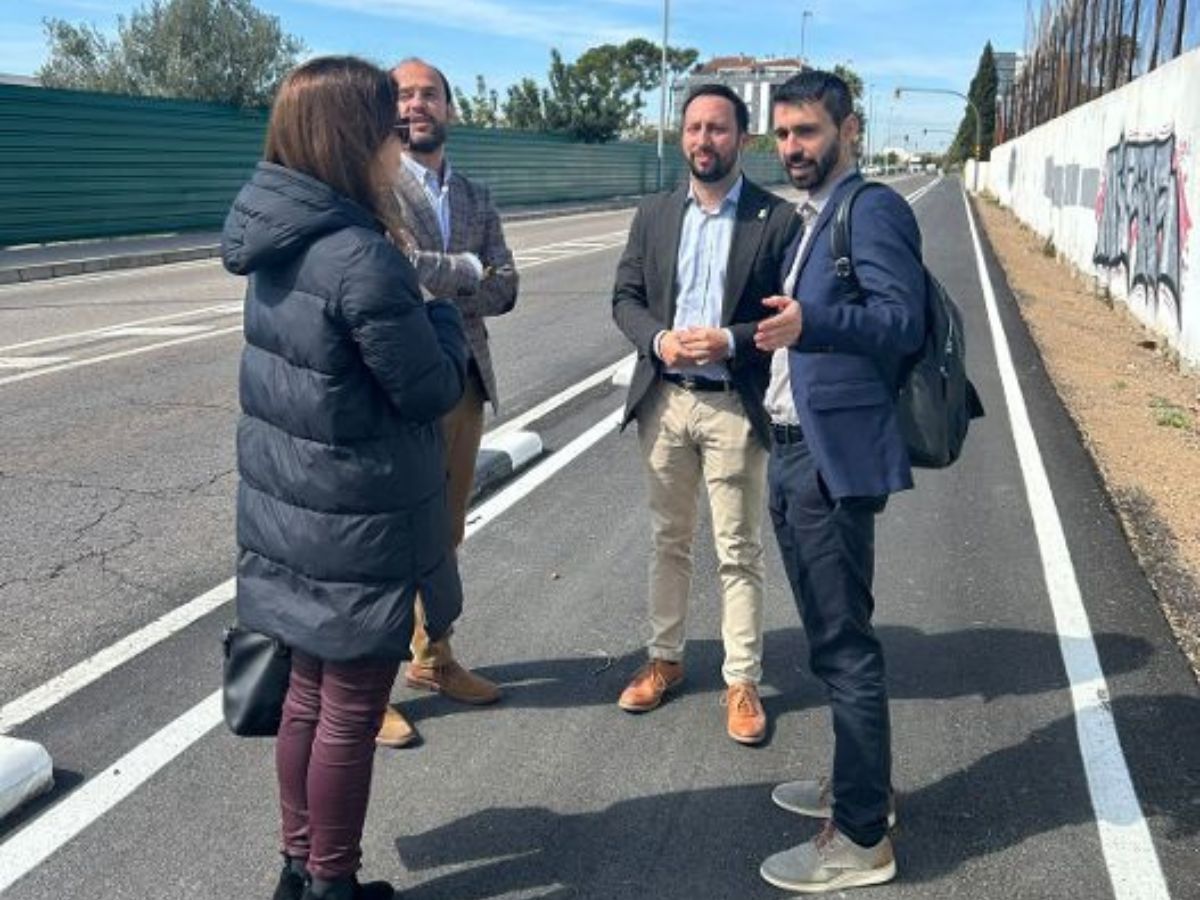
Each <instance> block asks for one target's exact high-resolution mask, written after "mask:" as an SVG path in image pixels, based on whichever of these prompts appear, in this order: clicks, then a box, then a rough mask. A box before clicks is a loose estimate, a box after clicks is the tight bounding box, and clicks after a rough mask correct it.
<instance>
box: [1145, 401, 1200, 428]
mask: <svg viewBox="0 0 1200 900" xmlns="http://www.w3.org/2000/svg"><path fill="white" fill-rule="evenodd" d="M1150 409H1151V410H1153V412H1154V422H1155V424H1157V425H1161V426H1162V427H1163V428H1178V429H1180V430H1181V431H1191V430H1192V429H1193V428H1195V423H1194V422H1193V421H1192V417H1191V416H1190V415H1188V411H1187V410H1186V409H1184V408H1183V407H1182V406H1177V405H1176V404H1174V403H1172V402H1171V401H1170V400H1167V399H1166V398H1165V397H1155V398H1154V399H1152V400H1151V401H1150Z"/></svg>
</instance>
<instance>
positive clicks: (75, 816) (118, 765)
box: [0, 691, 221, 893]
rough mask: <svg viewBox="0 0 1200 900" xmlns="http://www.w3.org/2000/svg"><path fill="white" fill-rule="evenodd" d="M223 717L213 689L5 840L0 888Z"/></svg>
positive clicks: (0, 858)
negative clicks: (173, 719)
mask: <svg viewBox="0 0 1200 900" xmlns="http://www.w3.org/2000/svg"><path fill="white" fill-rule="evenodd" d="M220 721H221V692H220V691H214V692H213V693H211V694H209V695H208V696H207V697H205V698H204V700H202V701H201V702H200V703H198V704H196V705H195V706H193V707H192V708H191V709H189V710H188V711H187V712H186V713H184V714H183V715H182V716H180V717H179V718H177V719H176V720H175V721H173V722H171V723H170V724H169V725H167V726H166V727H165V728H163V729H162V730H161V731H159V732H157V733H156V734H155V735H154V736H153V737H151V738H150V739H149V740H147V741H144V742H142V743H141V744H138V746H136V747H134V748H133V749H132V750H130V751H129V752H128V753H126V754H125V755H124V756H122V757H121V758H120V759H118V760H117V761H116V762H114V763H113V764H112V765H110V766H109V767H108V768H106V769H105V770H104V771H103V772H101V773H100V774H98V775H94V776H93V777H92V778H90V779H89V780H88V781H87V782H86V783H85V784H84V785H83V786H82V787H80V788H79V789H78V790H76V791H75V792H74V793H72V794H69V795H68V796H67V797H66V798H64V799H63V801H62V802H61V803H59V804H57V805H55V806H52V807H51V808H50V809H48V810H47V811H46V812H44V813H42V815H40V816H39V817H38V818H37V819H35V820H34V821H33V823H32V824H30V825H28V826H26V827H25V828H23V829H21V830H20V831H18V832H17V833H16V834H14V835H13V836H12V837H11V838H9V839H8V840H7V841H5V842H4V843H3V844H0V893H3V892H4V891H6V890H7V889H8V888H9V887H11V886H12V885H13V883H14V882H16V881H17V880H19V879H20V878H23V877H24V876H25V875H26V874H27V873H29V872H31V871H33V869H35V868H37V867H38V866H39V865H40V864H41V863H43V862H45V860H46V859H48V858H49V857H50V856H51V855H52V854H53V853H54V852H55V851H57V850H58V849H59V848H60V847H61V846H62V845H63V844H65V843H66V842H67V841H69V840H71V839H72V838H73V837H75V836H76V835H77V834H79V833H80V832H81V831H83V830H84V829H85V828H87V827H88V826H89V825H91V824H92V823H93V822H95V821H96V820H97V819H99V818H100V817H101V816H102V815H104V813H105V812H107V811H108V810H110V809H112V808H113V807H114V806H116V805H117V804H118V803H120V802H121V801H122V800H124V799H125V798H126V797H128V796H129V795H130V794H132V793H133V792H134V791H135V790H137V789H138V788H139V787H141V785H143V784H145V783H146V781H148V780H149V779H150V778H151V777H152V776H153V775H154V774H155V773H156V772H158V771H159V770H160V769H162V768H163V766H165V765H167V763H169V762H171V760H173V759H175V757H177V756H179V754H181V753H183V751H185V750H186V749H187V748H188V747H190V746H191V745H192V744H194V743H195V742H196V741H198V740H200V738H202V737H204V735H206V734H208V732H210V731H212V729H213V728H215V727H216V726H217V725H218V724H219V723H220Z"/></svg>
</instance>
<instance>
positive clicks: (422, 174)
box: [401, 154, 451, 250]
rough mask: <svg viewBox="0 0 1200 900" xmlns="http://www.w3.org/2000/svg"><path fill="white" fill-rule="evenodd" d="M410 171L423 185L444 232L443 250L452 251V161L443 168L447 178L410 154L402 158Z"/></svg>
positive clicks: (447, 161) (439, 226) (447, 162)
mask: <svg viewBox="0 0 1200 900" xmlns="http://www.w3.org/2000/svg"><path fill="white" fill-rule="evenodd" d="M401 159H402V160H403V163H404V165H405V166H406V167H407V168H408V171H409V172H411V173H412V174H413V176H414V177H415V178H416V179H417V181H419V182H420V183H421V187H422V189H423V190H424V191H425V196H426V197H428V198H429V205H430V206H432V207H433V214H434V216H436V217H437V223H438V228H439V229H440V230H441V232H442V249H443V250H449V249H450V171H451V170H450V161H449V160H446V162H445V165H444V166H443V168H445V170H446V174H445V177H439V176H438V173H437V172H435V171H434V170H433V169H427V168H425V167H424V166H423V165H421V164H420V163H419V162H417V161H416V160H415V159H413V158H412V157H411V156H409V155H408V154H405V155H404V156H403V157H401Z"/></svg>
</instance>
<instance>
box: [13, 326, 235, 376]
mask: <svg viewBox="0 0 1200 900" xmlns="http://www.w3.org/2000/svg"><path fill="white" fill-rule="evenodd" d="M241 330H242V326H241V325H233V326H231V327H229V328H221V329H218V330H216V331H209V332H207V333H205V334H193V335H188V336H187V337H181V338H174V339H172V340H169V341H158V342H157V343H153V344H147V345H146V346H144V347H133V348H132V349H129V350H121V351H118V352H116V353H104V354H101V355H100V356H89V357H88V358H87V359H77V360H75V361H74V362H67V363H63V364H62V365H57V366H46V367H45V368H43V369H35V370H33V371H31V372H22V373H21V374H20V375H8V376H5V377H4V378H0V387H3V386H4V385H6V384H16V383H17V382H18V381H28V380H29V379H30V378H38V377H40V376H42V375H50V374H52V373H54V372H67V371H70V370H71V369H82V368H84V367H86V366H94V365H97V364H99V363H103V362H110V361H112V360H114V359H124V358H126V357H129V356H140V355H141V354H143V353H152V352H154V351H155V350H162V349H164V348H165V347H178V346H179V345H180V344H191V343H193V342H195V341H206V340H209V339H210V338H216V337H224V336H225V335H227V334H233V333H235V332H240V331H241Z"/></svg>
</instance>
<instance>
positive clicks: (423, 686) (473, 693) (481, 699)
mask: <svg viewBox="0 0 1200 900" xmlns="http://www.w3.org/2000/svg"><path fill="white" fill-rule="evenodd" d="M404 683H405V684H407V685H408V686H409V687H410V688H417V689H418V690H424V691H437V692H438V693H440V694H445V695H446V696H447V697H449V698H450V699H451V700H457V701H458V702H459V703H470V704H472V705H473V706H486V705H487V704H489V703H495V702H496V701H497V700H499V699H500V688H498V687H497V686H496V685H494V684H493V683H492V682H490V681H488V680H487V679H486V678H484V677H483V676H482V675H476V674H475V673H474V672H472V671H471V670H470V669H467V668H464V667H463V666H461V665H459V664H458V662H456V661H455V660H453V659H452V660H450V662H448V663H443V664H442V665H439V666H422V665H418V664H416V663H409V664H408V668H407V669H405V672H404Z"/></svg>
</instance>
